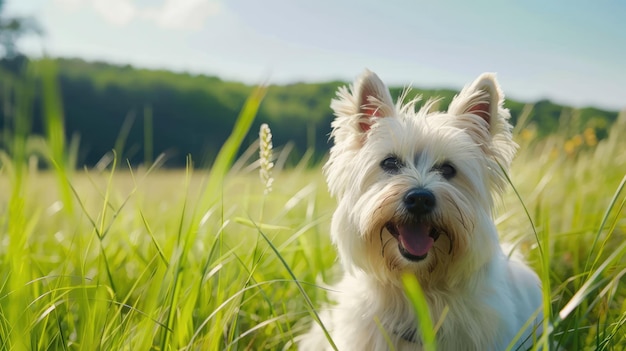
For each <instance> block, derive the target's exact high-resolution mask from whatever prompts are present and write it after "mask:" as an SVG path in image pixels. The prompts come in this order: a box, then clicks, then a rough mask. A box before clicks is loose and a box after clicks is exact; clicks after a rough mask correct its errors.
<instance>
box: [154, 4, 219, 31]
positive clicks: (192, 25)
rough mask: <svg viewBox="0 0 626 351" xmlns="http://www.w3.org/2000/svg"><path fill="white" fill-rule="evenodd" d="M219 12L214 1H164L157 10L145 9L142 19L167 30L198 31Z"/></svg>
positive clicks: (217, 5)
mask: <svg viewBox="0 0 626 351" xmlns="http://www.w3.org/2000/svg"><path fill="white" fill-rule="evenodd" d="M219 12H220V4H219V2H217V1H214V0H165V1H164V3H163V5H161V6H160V7H158V8H152V9H145V10H144V11H142V13H143V17H144V18H147V19H150V20H153V21H155V22H156V24H157V25H159V26H160V27H163V28H168V29H184V30H199V29H201V28H202V27H203V26H204V24H205V22H206V20H207V19H208V18H209V17H211V16H213V15H216V14H218V13H219Z"/></svg>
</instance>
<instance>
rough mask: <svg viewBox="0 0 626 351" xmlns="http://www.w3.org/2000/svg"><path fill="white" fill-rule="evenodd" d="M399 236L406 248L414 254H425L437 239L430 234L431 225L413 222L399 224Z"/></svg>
mask: <svg viewBox="0 0 626 351" xmlns="http://www.w3.org/2000/svg"><path fill="white" fill-rule="evenodd" d="M398 234H399V235H398V237H399V239H400V243H401V244H402V246H403V247H404V249H405V250H406V251H407V252H408V253H410V254H411V255H413V256H424V255H426V254H427V253H428V251H429V250H430V248H431V247H433V244H434V243H435V240H434V239H433V238H432V237H431V236H430V226H429V225H427V224H425V223H413V224H405V225H401V226H398Z"/></svg>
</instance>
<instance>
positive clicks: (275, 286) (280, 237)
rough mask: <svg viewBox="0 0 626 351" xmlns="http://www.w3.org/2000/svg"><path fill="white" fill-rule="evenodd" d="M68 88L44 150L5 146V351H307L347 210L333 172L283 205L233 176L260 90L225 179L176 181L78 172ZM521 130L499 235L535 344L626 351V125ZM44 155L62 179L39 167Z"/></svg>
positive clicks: (317, 173)
mask: <svg viewBox="0 0 626 351" xmlns="http://www.w3.org/2000/svg"><path fill="white" fill-rule="evenodd" d="M51 74H52V73H51ZM24 89H25V88H24ZM51 89H52V88H51ZM53 91H54V90H53V89H52V90H51V93H50V94H52V95H50V99H51V101H52V107H51V108H50V113H49V117H48V118H51V120H50V121H48V123H49V126H50V130H49V131H48V134H49V135H48V137H47V138H46V144H45V145H47V146H45V147H44V146H41V140H39V141H37V139H36V138H32V137H28V136H27V133H26V130H27V127H25V126H19V128H20V129H18V130H16V133H15V138H14V145H13V146H12V148H11V149H6V150H4V151H1V150H0V349H3V350H5V349H6V350H34V349H36V350H51V349H52V350H97V349H101V350H181V349H182V350H246V349H249V350H261V349H270V350H280V349H294V348H295V347H294V338H295V337H296V336H297V335H299V334H301V333H303V332H304V331H305V330H307V328H308V325H309V324H310V323H311V322H312V321H313V320H314V319H315V310H314V308H319V307H320V306H322V305H323V304H324V303H325V302H326V298H325V296H326V294H325V290H324V289H323V288H322V287H321V286H320V285H321V284H320V283H321V282H333V281H334V280H336V279H337V278H338V277H339V274H340V273H339V270H338V268H337V265H336V254H335V251H334V249H333V248H332V245H331V244H330V240H329V236H328V228H329V221H330V217H331V214H332V212H333V209H334V201H333V200H332V199H330V198H329V196H328V194H327V190H326V185H325V183H324V180H323V178H322V176H321V170H320V169H319V167H307V166H310V165H307V164H306V163H303V164H301V165H299V166H298V167H295V168H292V169H288V170H285V169H276V170H275V171H274V178H275V181H274V185H273V191H272V192H270V193H269V194H264V190H265V188H264V184H262V182H261V181H260V179H259V176H258V170H257V169H256V168H255V167H254V164H253V162H254V161H255V160H254V159H248V160H240V161H241V162H238V163H237V164H236V166H235V167H234V170H232V169H231V166H232V165H233V161H234V159H233V155H234V153H235V152H236V150H237V148H239V147H240V143H241V140H242V138H243V135H245V132H246V128H249V124H250V122H251V121H252V118H253V117H254V113H255V111H256V107H257V106H258V103H260V99H261V97H262V95H263V90H262V89H261V90H259V91H258V92H257V93H256V95H253V96H252V97H251V98H250V99H249V100H248V103H247V104H246V106H244V108H243V109H242V113H241V115H240V118H239V122H238V127H236V130H235V131H234V133H233V135H231V138H230V139H229V144H228V145H227V146H226V147H225V148H224V149H223V150H222V154H221V156H220V157H219V162H217V163H216V166H215V168H214V169H213V172H207V171H203V170H194V169H193V168H192V167H191V160H190V161H189V167H188V168H187V169H185V170H167V169H162V168H161V167H160V164H161V163H160V160H159V159H158V158H157V159H155V160H154V162H153V163H152V167H151V168H149V169H146V168H143V167H135V166H132V165H131V166H129V165H128V164H125V163H123V162H119V163H117V162H115V161H114V162H113V163H112V164H110V165H109V166H108V167H107V168H106V169H101V170H97V169H90V170H81V171H72V170H71V167H68V164H71V162H70V161H68V160H70V159H71V157H70V156H72V155H71V152H70V151H68V149H71V148H67V147H66V145H64V143H65V142H64V141H63V140H59V136H58V133H57V132H56V131H55V128H60V127H59V125H62V118H61V117H60V116H61V115H60V114H59V111H60V106H57V105H55V104H54V101H55V99H57V98H55V97H54V94H53ZM24 108H25V109H26V107H24ZM23 113H24V114H27V113H28V111H24V112H23ZM26 121H27V120H26ZM54 126H56V127H54ZM270 127H271V126H270ZM524 131H525V129H523V128H520V131H519V132H518V133H517V134H518V135H517V139H518V141H519V142H520V144H521V150H520V153H519V155H518V157H517V159H516V160H515V162H514V165H513V169H512V170H511V172H510V176H511V182H512V184H513V185H514V186H515V189H516V191H517V194H516V193H515V192H514V191H513V190H512V189H511V190H510V191H509V192H508V193H507V194H506V196H505V198H504V199H503V201H502V204H501V206H499V207H500V208H499V211H498V215H497V224H498V227H499V229H500V231H501V234H502V236H503V238H505V239H507V240H508V241H510V242H512V243H513V244H514V245H516V247H517V250H518V251H520V252H521V253H522V254H524V255H525V256H526V257H528V261H529V263H530V264H531V265H532V266H533V267H534V268H535V270H536V271H537V272H538V273H539V274H540V276H541V277H542V280H543V282H544V294H545V302H546V304H545V306H544V311H545V312H546V313H547V315H548V316H550V318H548V319H547V320H546V323H545V329H546V330H549V331H550V332H549V333H545V334H544V335H545V337H544V339H541V340H538V342H537V343H538V346H537V347H538V348H539V347H541V345H543V346H544V348H545V346H546V345H549V344H550V343H551V344H552V345H559V346H561V347H562V348H564V349H566V350H622V349H624V348H625V347H626V332H625V330H626V329H624V328H623V324H624V323H625V322H626V301H625V298H626V284H623V276H624V274H625V273H626V258H624V253H626V244H625V243H626V240H625V239H626V219H625V218H626V216H625V215H624V205H625V201H626V200H625V199H626V196H625V194H624V193H625V191H624V189H623V187H624V181H625V180H624V179H625V176H626V154H625V153H624V150H626V114H622V115H621V117H620V119H619V120H618V121H617V122H616V124H615V126H614V127H613V128H612V132H611V134H610V135H609V137H608V138H607V139H604V140H601V141H599V142H598V143H597V144H595V143H594V142H593V140H592V139H587V142H586V141H585V140H583V141H582V142H580V140H579V139H576V138H573V137H572V136H570V135H565V134H563V135H554V136H551V137H549V138H547V139H542V140H537V139H535V138H533V137H532V135H529V134H528V133H525V132H524ZM577 140H578V141H577ZM33 143H34V144H36V145H39V146H38V148H39V149H44V150H45V148H46V147H48V148H49V149H48V150H49V152H42V153H41V154H43V155H44V158H46V159H48V160H50V159H52V160H55V162H56V163H55V165H56V167H54V168H52V169H51V170H50V171H38V170H37V169H36V168H35V167H32V164H31V166H30V167H29V162H27V160H28V156H30V154H28V150H32V149H33V147H32V145H33ZM572 143H573V144H572ZM29 145H30V146H29ZM572 145H573V148H572ZM252 158H254V157H252ZM112 159H113V160H115V157H113V158H112ZM68 194H69V195H68ZM518 196H519V198H518ZM520 199H521V201H520ZM620 283H621V284H620ZM406 284H407V289H408V291H409V292H410V293H411V296H412V297H415V301H417V302H418V303H419V287H415V286H414V285H413V282H411V281H409V280H407V282H406ZM416 292H417V295H415V293H416ZM434 322H437V321H434ZM436 328H437V327H436V326H435V327H434V329H435V330H436ZM425 334H428V330H426V331H425ZM431 337H432V333H431Z"/></svg>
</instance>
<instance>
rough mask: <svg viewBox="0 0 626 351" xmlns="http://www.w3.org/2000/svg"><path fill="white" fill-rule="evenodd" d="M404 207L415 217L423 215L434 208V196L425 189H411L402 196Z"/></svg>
mask: <svg viewBox="0 0 626 351" xmlns="http://www.w3.org/2000/svg"><path fill="white" fill-rule="evenodd" d="M404 206H406V209H407V210H408V211H409V212H411V213H412V214H415V215H425V214H428V213H430V212H431V211H432V210H433V209H434V208H435V195H433V193H431V192H430V191H428V190H426V189H413V190H410V191H409V192H408V193H406V195H404Z"/></svg>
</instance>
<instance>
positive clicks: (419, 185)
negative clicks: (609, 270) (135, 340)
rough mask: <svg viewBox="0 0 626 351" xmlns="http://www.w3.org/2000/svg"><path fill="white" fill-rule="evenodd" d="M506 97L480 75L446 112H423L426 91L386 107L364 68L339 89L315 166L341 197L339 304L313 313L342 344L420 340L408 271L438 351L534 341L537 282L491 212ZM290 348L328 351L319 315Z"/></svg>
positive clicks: (386, 99)
mask: <svg viewBox="0 0 626 351" xmlns="http://www.w3.org/2000/svg"><path fill="white" fill-rule="evenodd" d="M503 98H504V97H503V95H502V93H501V91H500V88H499V85H498V83H497V82H496V79H495V76H494V75H493V74H488V73H486V74H483V75H481V76H480V77H478V79H476V81H474V82H473V83H472V84H471V85H469V86H467V87H465V88H464V89H463V90H462V91H461V93H460V94H459V95H457V96H456V97H455V98H454V99H453V101H452V102H451V104H450V106H449V108H448V111H447V112H432V111H430V110H431V109H432V108H433V105H434V102H431V101H429V102H427V103H426V104H425V106H424V107H422V108H421V109H420V110H419V111H417V112H415V103H416V101H417V100H415V101H411V102H408V103H406V104H403V103H402V98H401V99H400V101H398V103H397V104H395V105H394V103H393V102H392V99H391V96H390V94H389V90H388V89H387V87H386V86H385V84H383V82H382V81H381V80H380V79H379V78H378V76H376V75H375V74H374V73H372V72H369V71H366V72H365V73H364V74H363V75H362V76H361V77H360V78H358V79H357V80H356V82H355V83H354V85H353V86H352V87H351V89H350V90H348V89H347V88H345V87H343V88H340V89H339V91H338V93H337V99H335V100H333V101H332V104H331V107H332V109H333V110H334V112H335V116H336V119H335V121H334V122H333V124H332V127H333V132H332V137H333V139H334V143H335V145H334V146H333V147H332V149H331V151H330V159H329V160H328V163H327V164H326V165H325V168H324V171H325V174H326V178H327V181H328V186H329V188H330V192H331V194H332V195H333V196H334V197H336V198H337V200H338V207H337V210H336V212H335V213H334V216H333V219H332V228H331V235H332V240H333V243H334V244H335V245H336V247H337V250H338V251H339V257H340V259H341V262H342V264H343V268H344V270H345V276H344V278H343V280H342V281H341V282H340V283H339V284H337V285H336V286H335V287H334V288H333V290H334V291H333V292H332V293H331V294H332V299H333V300H334V301H335V302H336V303H337V304H336V306H333V307H332V308H329V309H327V310H325V311H323V312H322V313H321V319H322V322H323V324H324V326H325V328H326V329H327V330H328V331H329V333H330V336H331V337H332V340H333V341H334V343H335V344H336V346H337V348H338V349H339V350H387V349H393V348H395V349H396V350H421V349H422V343H421V340H420V334H419V332H417V330H418V329H417V324H418V322H419V321H418V320H417V319H416V316H415V315H414V313H413V308H412V306H411V304H410V302H409V300H408V299H407V297H406V296H405V294H404V290H403V286H402V280H401V277H402V275H403V274H405V273H409V274H413V275H415V277H416V278H417V280H418V281H419V283H420V285H421V287H422V289H423V291H424V294H425V296H426V301H427V303H428V305H429V307H430V314H431V319H432V320H433V321H434V322H435V323H436V322H438V321H439V322H440V328H439V329H438V330H437V334H436V339H437V340H436V341H437V346H438V349H439V350H454V351H458V350H480V351H485V350H496V351H499V350H505V349H506V348H507V346H509V345H513V347H512V350H517V349H523V350H525V349H527V348H528V347H530V346H532V344H533V339H534V338H535V337H536V335H537V334H536V333H538V332H537V328H538V327H539V324H540V322H541V320H542V318H543V317H542V315H541V313H540V309H541V304H542V293H541V288H540V281H539V279H538V278H537V275H536V274H535V273H534V272H533V271H532V270H531V269H530V268H528V267H527V266H526V265H525V264H524V263H522V262H521V261H520V260H518V259H516V258H511V257H508V256H507V255H506V254H505V253H504V252H503V249H502V248H501V247H500V244H499V240H498V233H497V231H496V226H495V224H494V222H493V219H492V212H493V207H494V199H495V197H497V196H498V195H500V194H501V193H502V191H503V190H504V188H505V186H506V183H507V182H506V177H505V175H504V173H503V172H505V171H506V170H508V168H509V165H510V163H511V160H512V158H513V156H514V154H515V151H516V148H517V145H516V144H515V143H514V142H513V141H512V138H511V125H510V124H509V122H508V118H509V117H510V115H509V112H508V110H506V109H504V108H503V106H502V103H503ZM444 314H445V315H444ZM518 332H519V333H521V337H520V338H519V339H518V340H517V341H515V342H513V341H514V340H515V337H516V335H517V334H518ZM390 345H393V348H392V347H390ZM299 346H300V349H306V350H321V349H330V344H329V342H328V340H327V339H326V337H325V335H324V333H323V332H322V329H321V328H320V326H319V325H317V324H316V325H314V326H313V327H312V329H311V330H310V331H309V333H307V334H306V335H304V336H303V337H302V339H301V340H300V345H299Z"/></svg>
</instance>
